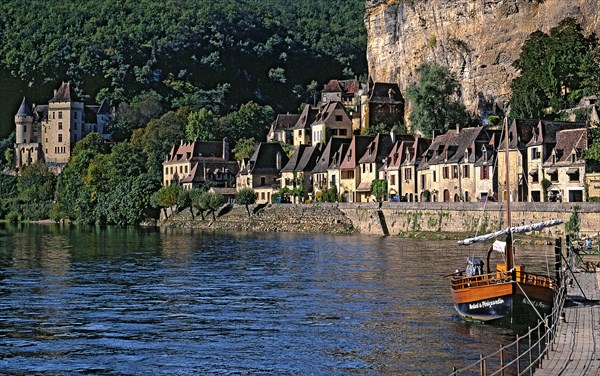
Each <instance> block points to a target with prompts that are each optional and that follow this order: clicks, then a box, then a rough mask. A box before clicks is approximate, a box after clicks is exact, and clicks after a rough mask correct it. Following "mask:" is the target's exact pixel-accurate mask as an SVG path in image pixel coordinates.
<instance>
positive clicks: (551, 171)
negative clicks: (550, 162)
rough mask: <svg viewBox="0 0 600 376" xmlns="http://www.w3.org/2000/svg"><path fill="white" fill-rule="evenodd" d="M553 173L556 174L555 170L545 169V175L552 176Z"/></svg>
mask: <svg viewBox="0 0 600 376" xmlns="http://www.w3.org/2000/svg"><path fill="white" fill-rule="evenodd" d="M555 172H556V169H555V168H547V169H546V173H547V174H554V173H555Z"/></svg>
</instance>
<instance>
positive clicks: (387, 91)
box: [360, 82, 404, 128]
mask: <svg viewBox="0 0 600 376" xmlns="http://www.w3.org/2000/svg"><path fill="white" fill-rule="evenodd" d="M360 112H361V116H362V120H361V123H362V127H363V128H367V127H371V126H375V125H377V124H380V123H385V124H396V123H399V122H402V121H403V119H404V98H403V97H402V94H401V93H400V87H399V86H398V84H394V83H385V82H375V83H374V84H373V86H372V87H370V88H369V91H368V92H367V93H366V97H365V99H363V102H362V103H361V111H360Z"/></svg>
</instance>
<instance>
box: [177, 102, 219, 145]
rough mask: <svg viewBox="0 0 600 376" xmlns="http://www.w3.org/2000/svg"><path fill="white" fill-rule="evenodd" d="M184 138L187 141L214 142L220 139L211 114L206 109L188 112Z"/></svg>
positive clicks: (213, 116)
mask: <svg viewBox="0 0 600 376" xmlns="http://www.w3.org/2000/svg"><path fill="white" fill-rule="evenodd" d="M185 136H186V138H187V139H188V140H189V141H195V140H198V141H215V140H218V139H219V138H221V137H220V134H219V130H218V128H217V122H216V121H215V115H214V114H213V112H212V111H211V110H208V109H206V108H201V109H200V110H198V111H194V112H190V114H189V115H188V122H187V125H186V129H185Z"/></svg>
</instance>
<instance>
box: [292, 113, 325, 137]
mask: <svg viewBox="0 0 600 376" xmlns="http://www.w3.org/2000/svg"><path fill="white" fill-rule="evenodd" d="M322 105H323V103H319V105H318V106H311V105H309V104H307V105H306V106H304V108H303V109H302V112H301V113H300V118H299V119H298V121H297V122H296V124H295V125H294V128H293V132H294V146H298V145H311V144H312V140H311V127H310V125H311V124H312V123H313V122H314V121H315V119H316V117H317V114H318V113H319V108H320V107H321V106H322Z"/></svg>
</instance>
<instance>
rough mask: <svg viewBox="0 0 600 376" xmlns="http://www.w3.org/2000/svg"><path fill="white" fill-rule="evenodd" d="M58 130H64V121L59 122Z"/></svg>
mask: <svg viewBox="0 0 600 376" xmlns="http://www.w3.org/2000/svg"><path fill="white" fill-rule="evenodd" d="M58 130H62V121H59V122H58Z"/></svg>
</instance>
